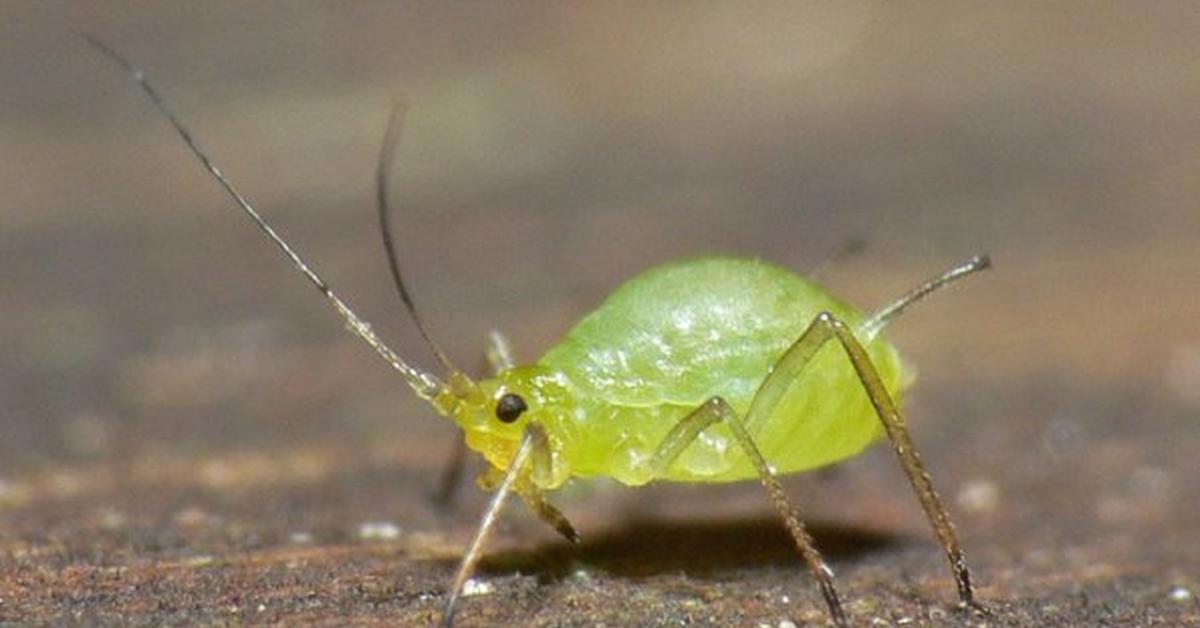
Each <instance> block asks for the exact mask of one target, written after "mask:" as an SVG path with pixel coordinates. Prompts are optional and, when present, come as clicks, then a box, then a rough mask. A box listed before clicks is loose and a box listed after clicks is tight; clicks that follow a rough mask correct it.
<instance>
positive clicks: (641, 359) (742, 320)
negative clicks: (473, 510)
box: [89, 38, 990, 625]
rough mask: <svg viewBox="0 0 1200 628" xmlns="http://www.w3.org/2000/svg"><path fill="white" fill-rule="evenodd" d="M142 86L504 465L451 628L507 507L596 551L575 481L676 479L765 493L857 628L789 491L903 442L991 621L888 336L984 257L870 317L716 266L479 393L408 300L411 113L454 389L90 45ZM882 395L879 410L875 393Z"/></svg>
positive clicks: (367, 334)
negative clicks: (413, 267) (414, 180)
mask: <svg viewBox="0 0 1200 628" xmlns="http://www.w3.org/2000/svg"><path fill="white" fill-rule="evenodd" d="M89 41H91V43H92V44H93V45H95V46H96V47H97V48H99V49H100V50H101V51H102V52H103V53H104V54H105V55H107V56H109V57H111V58H112V59H113V60H115V61H116V62H117V63H119V64H120V65H121V66H123V67H124V68H125V69H126V70H127V71H129V73H130V74H131V75H132V76H133V78H134V80H135V81H136V82H137V83H138V85H139V86H140V87H141V89H142V90H143V91H144V92H145V93H146V94H147V95H148V96H149V97H150V99H151V100H152V101H153V102H154V105H155V106H156V107H157V108H158V109H159V110H160V111H161V112H162V113H163V114H164V115H165V116H166V117H167V119H168V120H169V121H170V123H171V124H172V126H173V127H174V128H175V130H176V132H177V133H178V134H179V135H180V137H181V138H182V139H183V141H184V143H185V144H186V145H187V146H188V148H189V149H190V150H191V151H192V153H193V154H194V155H195V156H196V157H197V158H198V159H199V160H200V161H201V163H202V164H203V165H204V167H205V168H206V169H207V170H208V172H209V173H210V174H211V175H212V176H213V177H214V178H215V179H216V180H217V181H218V182H219V183H220V184H221V186H222V187H224V188H225V191H226V192H227V193H228V194H229V195H230V196H231V197H232V199H233V200H234V202H235V203H236V204H237V205H238V206H239V207H240V208H241V209H242V210H243V211H244V212H245V213H246V214H247V215H248V216H249V217H250V219H251V220H253V221H254V223H255V225H257V226H258V228H259V229H261V230H262V231H263V232H264V233H265V234H266V235H267V237H268V238H269V239H270V240H271V241H272V242H273V243H274V244H275V245H276V246H277V247H278V248H279V249H280V250H281V251H282V252H283V254H284V255H286V256H287V257H288V258H289V259H290V260H291V263H292V264H293V265H294V266H295V267H296V268H297V269H299V271H300V272H301V273H302V274H304V276H305V277H307V278H308V280H309V281H310V282H311V283H312V284H313V285H314V286H316V288H317V289H318V290H319V291H320V292H321V293H322V294H323V295H324V296H325V297H326V298H327V299H328V300H329V302H330V303H331V304H332V306H333V308H334V309H335V310H337V312H338V313H339V314H340V315H341V316H342V318H343V319H344V320H345V323H346V327H347V329H348V330H349V331H351V332H352V333H354V334H355V335H357V336H358V337H359V338H361V339H362V340H364V341H365V342H366V343H367V344H368V345H370V346H371V348H373V349H374V350H375V351H376V352H377V353H378V354H379V355H380V356H381V357H382V358H383V359H384V360H386V361H387V362H388V363H389V364H390V365H391V366H392V367H393V368H395V369H396V370H397V371H399V372H400V374H401V376H402V377H403V378H404V380H405V381H406V382H407V383H408V385H409V386H410V387H411V388H412V390H413V391H414V392H415V393H416V394H417V396H419V397H420V398H422V399H425V400H427V401H429V402H430V403H431V405H432V406H433V408H434V409H435V410H436V411H437V412H438V414H441V415H443V416H445V417H448V418H450V419H452V420H453V421H455V422H456V423H457V424H458V425H459V426H460V427H461V428H462V430H463V432H464V435H465V441H466V444H467V446H468V447H470V448H471V449H472V450H474V451H476V452H478V453H480V454H481V455H482V456H483V457H484V458H485V459H486V460H487V461H488V463H489V469H488V470H487V471H486V472H485V474H484V476H483V478H482V484H484V485H485V486H488V487H490V488H492V489H493V490H494V495H493V497H492V499H491V501H490V503H489V505H488V507H487V509H486V511H485V513H484V515H483V518H482V520H481V522H480V524H479V527H478V529H477V531H476V533H475V536H474V538H473V540H472V541H471V544H470V546H469V548H468V550H467V552H466V554H465V555H464V557H463V559H462V562H461V564H460V566H459V569H458V571H457V574H456V576H455V578H454V581H453V584H452V585H451V587H450V590H449V593H448V596H447V601H446V605H445V611H444V613H443V616H442V623H443V625H450V624H451V623H452V621H453V617H454V613H455V610H456V604H457V602H458V598H459V595H460V593H461V591H462V587H463V584H464V583H465V582H466V580H467V579H468V577H469V576H470V575H471V573H472V571H473V569H474V567H475V564H476V562H477V561H478V559H479V557H480V555H481V552H482V548H483V545H484V542H485V540H486V538H487V536H488V533H489V532H490V531H491V530H492V528H493V527H494V525H495V523H496V519H497V516H498V514H499V512H500V510H501V507H502V506H503V505H504V503H505V500H506V499H507V497H508V496H509V495H510V494H512V493H516V494H517V495H519V496H520V497H521V498H522V499H523V501H524V502H525V503H526V504H527V505H528V506H529V507H530V508H531V509H532V510H533V511H534V512H535V513H537V514H538V515H539V516H540V517H541V518H542V519H543V520H545V521H546V522H548V523H549V524H550V525H552V526H553V527H554V528H555V529H556V530H558V531H559V532H560V533H561V534H562V535H563V536H565V537H567V538H568V539H570V540H572V541H578V538H579V537H578V535H577V534H576V532H575V530H574V528H573V527H572V526H571V524H570V522H569V521H568V520H567V518H566V517H565V516H564V515H563V514H562V513H561V512H559V511H558V510H557V509H556V508H555V507H554V506H552V505H551V504H550V503H549V502H548V501H547V499H546V494H547V493H548V492H549V491H552V490H554V489H556V488H559V487H560V486H562V485H563V484H564V483H565V482H567V481H568V480H570V479H571V478H576V477H590V476H609V477H612V478H615V479H616V480H618V481H620V482H622V483H624V484H627V485H633V486H637V485H643V484H646V483H648V482H652V481H658V480H665V481H674V482H731V481H738V480H747V479H757V480H759V481H760V482H761V483H762V484H763V486H764V487H765V488H766V489H767V492H768V494H769V496H770V498H771V501H772V503H773V504H774V506H775V508H776V509H777V510H778V512H779V515H780V516H781V518H782V519H783V522H784V524H785V525H786V527H787V529H788V531H789V532H790V534H791V536H792V538H793V540H794V541H795V543H796V547H797V549H798V550H799V553H800V555H801V557H802V559H803V560H804V562H805V563H806V564H807V566H808V569H809V570H810V571H811V573H812V575H813V576H814V577H815V578H816V580H817V583H818V585H819V587H820V590H821V593H822V595H823V596H824V598H825V601H826V604H827V605H828V609H829V614H830V617H831V618H832V620H833V621H834V622H835V623H836V624H838V625H847V623H848V622H847V618H846V615H845V612H844V610H843V608H842V604H841V602H840V600H839V597H838V594H837V590H836V588H835V585H834V578H833V573H832V571H831V570H830V569H829V567H828V566H827V565H826V564H825V562H824V560H823V559H822V558H821V556H820V554H819V553H818V551H817V549H816V547H815V546H814V545H813V541H812V538H811V537H810V536H809V534H808V532H807V531H806V530H805V528H804V525H803V524H802V523H801V520H800V517H799V515H798V514H797V512H796V510H795V508H793V507H792V505H791V504H790V503H789V501H788V499H787V497H786V496H785V494H784V491H783V489H782V487H781V486H780V484H779V481H778V479H777V476H778V475H781V474H786V473H794V472H799V471H804V470H808V469H813V468H816V467H820V466H823V465H826V464H830V463H833V462H837V461H839V460H842V459H845V458H847V457H850V456H853V455H855V454H857V453H859V452H860V451H862V450H863V448H865V447H866V446H867V445H869V444H870V443H872V442H874V441H875V440H877V439H879V438H880V437H883V436H886V437H887V438H888V439H889V440H890V441H891V445H892V447H893V449H894V451H895V452H896V454H897V456H898V458H899V460H900V463H901V466H902V468H903V469H904V472H905V473H906V475H907V476H908V479H909V481H910V483H911V484H912V487H913V489H914V491H915V493H916V495H917V497H918V499H919V500H920V502H921V506H922V507H923V508H924V510H925V513H926V516H927V517H928V518H929V522H930V525H931V526H932V528H933V530H934V533H935V534H936V536H937V538H938V541H939V543H940V544H941V546H942V549H943V550H944V551H945V554H946V557H947V559H948V560H949V563H950V568H951V571H952V573H953V576H954V579H955V582H956V584H957V587H958V596H959V600H960V603H961V605H962V606H963V607H966V608H978V607H977V604H976V602H975V600H974V591H973V588H972V584H971V577H970V572H969V570H968V568H967V565H966V562H965V559H964V557H963V552H962V549H961V547H960V545H959V542H958V539H957V537H956V535H955V532H954V527H953V525H952V524H951V522H950V519H949V516H948V514H947V512H946V510H945V508H944V507H943V506H942V504H941V500H940V499H939V498H938V495H937V492H936V491H935V490H934V487H933V483H932V480H931V479H930V477H929V474H928V473H926V471H925V469H924V467H923V465H922V463H921V460H920V458H919V457H918V455H917V453H916V450H915V448H914V446H913V443H912V440H911V439H910V437H909V434H908V429H907V427H906V425H905V421H904V419H903V417H902V415H901V414H900V411H899V407H898V405H897V397H898V394H899V393H900V392H901V388H902V384H903V382H904V379H905V376H906V372H905V366H904V364H903V362H902V361H901V360H900V357H899V354H898V352H897V350H896V349H895V347H894V346H892V345H891V344H890V343H888V342H887V340H886V339H885V338H884V337H883V335H882V332H883V330H884V328H885V327H886V326H887V325H888V324H889V323H890V322H891V321H892V320H894V319H895V318H896V317H897V316H899V315H900V314H901V313H902V312H904V310H905V309H907V308H908V307H909V306H910V305H912V304H914V303H916V302H917V301H919V300H921V299H922V298H924V297H925V296H927V295H929V294H930V293H932V292H934V291H935V290H937V289H938V288H941V287H942V286H945V285H947V284H949V283H951V282H953V281H955V280H956V279H959V278H961V277H964V276H967V275H969V274H972V273H974V272H976V271H979V270H982V269H985V268H987V267H988V266H989V264H990V263H989V260H988V258H987V257H986V256H980V257H976V258H973V259H971V260H969V261H967V262H966V263H964V264H961V265H959V266H956V267H954V268H951V269H949V270H947V271H945V272H943V273H941V274H939V275H937V276H935V277H933V278H931V279H929V280H928V281H926V282H924V283H922V284H920V285H919V286H917V287H916V288H914V289H912V290H911V291H909V292H908V293H907V294H905V295H903V296H902V297H900V298H899V299H897V300H895V301H894V302H892V303H890V304H888V305H886V306H884V307H883V308H881V309H879V310H878V311H876V312H874V313H873V314H870V315H864V314H863V313H861V312H859V311H858V310H857V309H855V308H854V307H853V306H851V305H849V304H847V303H845V302H843V301H841V300H839V299H837V298H836V297H834V296H833V295H831V294H830V293H829V292H828V291H827V290H825V289H824V288H823V287H821V286H820V285H818V284H816V283H814V282H812V281H810V280H807V279H804V278H802V277H800V276H798V275H796V274H795V273H793V272H791V271H789V270H786V269H784V268H781V267H778V266H775V265H772V264H769V263H767V262H763V261H759V260H753V259H741V258H733V257H706V258H699V259H693V260H689V261H683V262H678V263H672V264H667V265H664V266H660V267H657V268H654V269H651V270H648V271H646V272H644V273H643V274H641V275H639V276H637V277H636V278H634V279H632V280H630V281H628V282H626V283H625V284H624V285H622V286H621V287H620V288H618V289H617V290H616V291H615V292H614V293H613V294H612V295H610V296H609V297H608V299H607V300H606V301H604V303H603V304H602V305H601V306H600V307H599V308H598V309H597V310H595V311H594V312H592V313H591V314H588V315H587V316H586V317H584V318H583V319H582V320H581V321H580V322H579V323H578V324H577V325H576V326H575V327H574V328H573V329H572V330H571V331H570V332H568V334H567V335H566V337H565V338H564V339H563V340H562V342H560V343H559V344H558V345H556V346H555V347H553V348H551V349H550V350H549V351H548V352H546V354H545V355H543V356H542V358H541V359H540V360H538V361H537V362H535V363H533V364H531V365H524V366H518V365H514V364H513V363H512V360H511V358H509V357H508V355H509V352H508V351H507V347H506V345H505V343H504V342H503V339H502V338H501V337H499V336H493V346H492V348H491V350H490V351H489V356H490V357H491V361H492V363H493V366H494V367H495V368H496V372H495V374H494V376H493V377H491V378H488V379H483V380H480V381H475V380H472V379H471V378H470V377H468V376H467V375H465V374H464V373H463V372H462V371H461V370H459V369H457V368H455V366H454V365H453V363H452V362H451V361H450V360H449V359H448V358H447V357H446V355H445V353H444V352H442V351H441V350H440V349H439V348H438V347H437V345H436V344H434V343H433V342H432V340H431V338H430V336H429V334H428V332H427V331H426V329H425V327H424V325H423V324H422V323H421V319H420V318H419V317H418V316H417V312H416V308H415V307H414V305H413V301H412V298H411V296H410V295H409V292H408V290H407V289H406V287H405V284H404V281H403V278H402V275H401V273H400V269H399V265H398V263H397V256H396V251H395V246H394V244H393V242H392V239H391V236H390V228H389V224H388V223H389V216H390V210H389V208H388V203H387V192H388V188H389V174H388V173H389V169H390V167H391V164H392V156H393V152H394V148H395V144H396V141H397V138H398V134H399V128H400V120H401V117H402V116H401V115H400V109H399V108H397V110H396V111H394V112H393V115H392V118H391V120H390V121H389V124H388V130H387V133H386V136H385V140H384V143H383V149H382V151H381V153H380V158H379V162H378V170H377V186H376V189H377V194H378V198H377V202H378V210H379V218H380V222H381V232H382V234H383V240H384V248H385V250H386V252H387V257H388V261H389V264H390V267H391V270H392V273H393V276H394V279H395V282H396V285H397V288H398V290H399V293H400V296H401V299H402V300H403V302H404V304H405V306H406V308H407V310H408V311H409V313H410V314H411V315H412V318H413V320H414V322H415V324H416V325H417V327H418V329H419V330H420V332H421V334H422V336H423V337H424V338H425V340H426V341H427V342H428V343H429V345H430V347H431V348H432V349H433V352H434V354H435V355H436V356H437V358H438V361H439V362H440V363H441V366H442V367H443V369H444V371H445V375H444V377H442V378H439V377H436V376H435V375H433V374H431V373H429V372H427V371H425V370H422V369H420V368H417V367H415V366H413V365H411V364H409V363H408V362H406V361H405V360H403V359H402V358H400V357H399V356H398V355H397V354H396V353H395V352H393V351H392V350H391V349H390V348H389V347H388V346H387V345H386V344H384V343H383V341H381V340H380V339H379V338H378V337H377V336H376V335H375V333H374V332H373V331H372V329H371V327H370V326H369V325H368V324H367V323H366V322H364V321H363V320H362V319H360V318H359V317H358V316H357V315H356V314H355V313H354V312H353V311H352V310H351V309H350V308H349V307H348V306H347V305H346V304H345V303H344V302H343V301H342V300H341V298H339V297H338V296H337V295H336V294H335V293H334V292H333V291H332V290H331V289H330V287H329V285H328V284H326V283H325V281H324V280H323V279H321V278H320V277H319V276H318V275H317V273H316V272H315V271H313V270H312V268H311V267H310V266H309V265H308V264H307V263H306V262H305V261H304V260H303V259H302V258H301V257H300V256H299V255H298V254H297V253H296V252H295V251H294V250H293V249H292V248H291V246H290V245H288V244H287V242H286V241H284V240H283V238H282V237H281V236H280V235H279V234H278V233H277V232H276V231H275V230H274V229H273V228H271V227H270V226H269V225H268V224H267V223H266V222H264V220H263V219H262V217H261V216H260V215H259V214H258V212H257V211H256V210H255V209H254V208H253V207H252V206H251V204H250V202H249V201H248V200H247V199H246V198H245V197H244V196H242V194H241V193H240V192H238V190H237V189H236V188H235V187H234V186H233V184H232V183H230V181H229V180H228V179H227V178H226V177H225V176H224V175H223V174H222V173H221V172H220V170H218V169H217V167H216V166H215V165H214V164H213V162H212V161H211V159H210V158H209V157H208V156H207V154H206V153H204V152H203V151H202V150H201V149H200V148H199V147H198V146H197V144H196V142H195V140H194V139H193V137H192V135H191V133H190V131H189V130H188V129H187V128H186V127H185V126H184V124H183V123H182V121H181V120H180V118H179V117H178V116H176V115H175V114H174V112H172V111H171V110H170V108H169V107H168V106H167V105H166V103H165V102H164V100H163V99H162V97H161V96H159V94H158V93H157V91H156V90H155V89H154V87H153V86H152V85H151V84H150V83H148V82H147V80H146V78H145V76H144V74H143V72H142V71H141V70H140V69H138V68H137V67H135V66H133V65H132V64H131V63H130V62H128V61H127V60H125V59H124V58H123V57H122V56H120V55H119V54H117V53H116V52H115V51H113V50H112V49H111V48H109V47H108V46H106V45H105V44H103V43H101V42H99V41H97V40H95V39H91V38H89ZM864 392H865V394H863V393H864Z"/></svg>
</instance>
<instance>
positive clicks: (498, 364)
mask: <svg viewBox="0 0 1200 628" xmlns="http://www.w3.org/2000/svg"><path fill="white" fill-rule="evenodd" d="M484 358H486V360H487V363H488V367H489V368H491V371H492V375H499V374H500V372H501V371H504V370H505V369H509V368H512V367H513V365H514V364H515V363H516V362H515V360H514V359H513V352H512V343H510V342H509V341H508V337H507V336H505V335H504V334H503V333H502V332H501V331H500V330H498V329H493V330H491V331H489V332H488V336H487V351H486V352H485V353H484ZM466 465H467V441H465V440H463V439H461V438H455V439H454V449H452V450H451V451H450V456H449V457H448V458H447V459H446V462H445V464H443V465H442V473H441V475H440V477H439V479H438V489H437V491H435V492H434V493H433V495H432V499H433V503H434V505H435V506H437V507H439V508H442V509H449V508H450V505H451V504H452V503H453V502H454V497H455V496H456V495H457V494H458V489H459V487H460V486H462V476H463V471H464V470H465V469H466ZM526 501H527V502H528V501H529V500H528V499H526ZM551 508H553V507H551ZM539 512H540V511H539Z"/></svg>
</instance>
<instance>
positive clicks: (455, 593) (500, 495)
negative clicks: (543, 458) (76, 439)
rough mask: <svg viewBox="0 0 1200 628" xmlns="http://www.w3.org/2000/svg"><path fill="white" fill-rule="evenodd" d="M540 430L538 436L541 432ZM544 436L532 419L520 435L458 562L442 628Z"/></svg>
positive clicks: (449, 623) (450, 620)
mask: <svg viewBox="0 0 1200 628" xmlns="http://www.w3.org/2000/svg"><path fill="white" fill-rule="evenodd" d="M539 434H541V438H540V439H539V437H538V435H539ZM544 439H545V432H543V431H542V429H541V427H540V426H538V425H536V424H534V423H530V424H529V425H528V426H527V427H526V428H525V433H524V434H522V435H521V441H520V443H518V445H517V450H516V452H515V453H513V457H512V460H510V461H509V462H508V469H507V470H505V472H504V477H503V479H501V480H500V483H499V484H498V485H497V486H496V492H495V494H494V495H492V500H491V501H490V502H488V507H487V510H485V511H484V512H483V518H482V519H480V520H479V527H478V528H477V529H476V530H475V537H474V538H473V539H471V545H470V546H469V547H468V548H467V553H466V554H464V555H463V557H462V562H461V563H459V565H458V572H457V573H456V574H455V575H454V582H453V584H451V585H450V599H449V600H448V601H447V602H446V609H445V611H444V612H443V613H442V623H441V625H442V626H443V628H449V627H450V626H452V625H454V610H455V605H456V604H457V603H458V597H459V595H461V593H462V588H463V585H464V584H466V582H467V579H468V578H470V577H471V574H472V573H473V572H474V571H475V565H476V564H477V563H478V562H479V558H480V556H482V554H483V544H484V542H486V541H487V537H488V535H489V534H491V532H492V528H494V527H496V521H497V518H498V516H499V515H500V509H501V508H503V507H504V502H505V501H506V500H507V499H508V496H509V494H510V493H511V492H512V490H513V487H514V485H516V483H517V480H518V478H519V477H520V476H521V473H522V471H524V470H525V469H524V468H525V463H526V462H528V461H529V456H530V454H531V453H532V452H533V450H534V445H535V443H536V442H537V441H538V440H543V441H544Z"/></svg>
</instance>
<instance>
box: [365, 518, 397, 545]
mask: <svg viewBox="0 0 1200 628" xmlns="http://www.w3.org/2000/svg"><path fill="white" fill-rule="evenodd" d="M399 536H400V526H398V525H396V524H394V523H392V522H390V521H368V522H366V523H364V524H362V525H360V526H358V538H360V539H372V540H377V541H391V540H394V539H396V538H398V537H399Z"/></svg>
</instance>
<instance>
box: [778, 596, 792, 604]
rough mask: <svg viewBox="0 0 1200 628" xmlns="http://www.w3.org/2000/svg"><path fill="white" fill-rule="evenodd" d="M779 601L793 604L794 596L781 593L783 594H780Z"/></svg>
mask: <svg viewBox="0 0 1200 628" xmlns="http://www.w3.org/2000/svg"><path fill="white" fill-rule="evenodd" d="M779 601H780V602H783V603H784V604H791V603H792V596H790V595H781V596H779Z"/></svg>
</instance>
